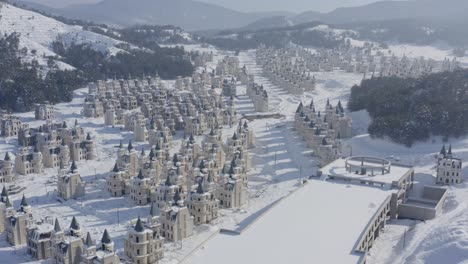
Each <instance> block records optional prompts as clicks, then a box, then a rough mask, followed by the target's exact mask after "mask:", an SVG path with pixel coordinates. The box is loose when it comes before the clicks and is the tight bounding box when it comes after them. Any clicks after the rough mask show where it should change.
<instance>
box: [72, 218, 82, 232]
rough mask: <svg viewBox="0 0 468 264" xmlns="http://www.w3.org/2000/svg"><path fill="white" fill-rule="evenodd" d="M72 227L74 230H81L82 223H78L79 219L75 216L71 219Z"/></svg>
mask: <svg viewBox="0 0 468 264" xmlns="http://www.w3.org/2000/svg"><path fill="white" fill-rule="evenodd" d="M70 229H73V230H79V229H80V224H78V221H77V220H76V218H75V217H74V216H73V219H72V221H71V224H70Z"/></svg>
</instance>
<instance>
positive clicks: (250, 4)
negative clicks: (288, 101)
mask: <svg viewBox="0 0 468 264" xmlns="http://www.w3.org/2000/svg"><path fill="white" fill-rule="evenodd" d="M27 1H32V2H37V3H41V4H46V5H51V6H55V7H63V6H66V5H69V4H80V3H93V2H94V3H96V2H99V1H100V0H27ZM129 1H137V0H129ZM167 1H171V0H167ZM198 1H201V2H207V3H213V4H217V5H221V6H225V7H228V8H231V9H235V10H239V11H293V12H303V11H309V10H315V11H324V12H326V11H331V10H333V9H335V8H337V7H343V6H356V5H362V4H367V3H372V2H376V1H378V0H198Z"/></svg>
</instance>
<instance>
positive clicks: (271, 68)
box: [256, 45, 315, 94]
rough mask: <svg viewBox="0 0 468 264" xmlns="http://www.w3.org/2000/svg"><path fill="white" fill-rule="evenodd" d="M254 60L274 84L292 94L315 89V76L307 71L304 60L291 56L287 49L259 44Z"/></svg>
mask: <svg viewBox="0 0 468 264" xmlns="http://www.w3.org/2000/svg"><path fill="white" fill-rule="evenodd" d="M256 62H257V64H258V65H261V66H262V69H263V74H264V75H265V76H266V77H267V78H268V79H269V80H270V81H271V82H272V83H273V84H275V85H276V86H278V87H282V88H283V89H285V90H286V91H288V92H289V93H292V94H303V93H304V92H309V91H312V90H314V89H315V76H311V75H310V73H306V72H308V70H307V67H306V64H305V63H304V61H302V60H300V59H298V58H297V57H296V56H292V53H291V51H290V50H288V49H274V48H267V47H265V46H264V45H261V46H259V48H258V49H257V51H256Z"/></svg>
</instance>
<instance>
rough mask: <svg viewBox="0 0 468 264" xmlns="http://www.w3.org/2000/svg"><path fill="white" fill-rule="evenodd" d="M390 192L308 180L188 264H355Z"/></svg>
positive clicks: (222, 236)
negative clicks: (361, 242)
mask: <svg viewBox="0 0 468 264" xmlns="http://www.w3.org/2000/svg"><path fill="white" fill-rule="evenodd" d="M389 194H390V193H389V192H387V191H383V190H381V189H376V188H368V187H364V186H359V185H345V184H338V183H333V182H325V181H312V182H309V183H308V184H306V185H305V186H304V187H303V188H301V189H299V190H298V191H297V192H295V193H294V194H292V195H291V196H289V197H287V198H285V199H284V200H282V201H281V202H279V203H278V205H277V206H275V207H273V208H272V209H271V210H270V211H269V212H267V213H265V215H264V216H262V217H260V219H259V220H258V221H257V222H255V223H253V224H252V226H251V227H250V228H248V229H247V230H246V231H245V232H244V233H242V234H240V235H238V236H231V235H224V234H220V235H218V236H216V237H215V238H213V239H212V240H210V241H209V242H208V243H207V244H206V245H205V246H204V247H203V248H201V249H200V250H198V251H197V252H195V253H194V255H193V257H192V258H191V259H190V260H189V263H192V264H215V263H224V264H238V263H269V264H272V263H282V264H283V263H295V264H301V263H304V264H305V263H342V264H345V263H359V262H360V260H361V258H362V257H363V255H362V254H359V253H355V251H354V248H355V247H356V243H358V240H359V238H360V237H361V233H362V232H363V231H364V229H365V227H366V226H367V225H368V223H369V221H370V220H371V218H372V217H373V216H374V214H375V213H376V212H377V210H378V209H379V207H380V206H381V205H382V204H383V203H384V201H385V200H386V199H387V198H388V197H389Z"/></svg>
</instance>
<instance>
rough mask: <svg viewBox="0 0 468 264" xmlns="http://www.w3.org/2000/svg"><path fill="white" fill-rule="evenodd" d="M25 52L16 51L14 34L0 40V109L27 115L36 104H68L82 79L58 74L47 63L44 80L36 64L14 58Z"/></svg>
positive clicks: (78, 76) (71, 75)
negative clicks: (47, 68) (24, 112)
mask: <svg viewBox="0 0 468 264" xmlns="http://www.w3.org/2000/svg"><path fill="white" fill-rule="evenodd" d="M25 52H26V53H27V52H33V51H28V50H27V49H21V50H19V38H18V36H17V35H16V34H11V35H6V36H4V37H3V38H0V108H1V109H7V110H12V111H27V110H31V108H32V107H33V105H34V103H37V102H43V101H50V102H52V103H58V102H62V101H70V100H71V99H72V96H73V90H75V89H76V88H77V87H79V86H80V85H81V84H83V78H82V76H80V75H79V73H78V72H75V71H62V70H59V69H58V68H57V67H56V65H55V62H54V61H53V60H49V63H48V64H49V65H48V66H49V67H50V69H51V70H49V71H47V73H46V75H45V76H44V71H43V70H42V69H41V67H40V65H39V63H38V62H37V61H36V60H33V61H32V62H25V61H21V59H20V57H19V56H18V54H19V53H25Z"/></svg>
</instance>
